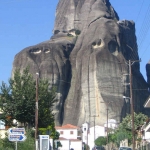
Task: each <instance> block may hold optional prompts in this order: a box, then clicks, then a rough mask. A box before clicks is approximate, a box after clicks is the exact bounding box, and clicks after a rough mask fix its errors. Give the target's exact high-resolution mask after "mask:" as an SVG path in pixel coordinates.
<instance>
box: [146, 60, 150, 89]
mask: <svg viewBox="0 0 150 150" xmlns="http://www.w3.org/2000/svg"><path fill="white" fill-rule="evenodd" d="M146 74H147V83H148V87H149V90H150V61H149V62H148V63H147V64H146Z"/></svg>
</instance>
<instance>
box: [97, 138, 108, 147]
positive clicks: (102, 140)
mask: <svg viewBox="0 0 150 150" xmlns="http://www.w3.org/2000/svg"><path fill="white" fill-rule="evenodd" d="M106 143H107V140H106V137H103V136H100V137H98V138H97V139H96V140H95V145H97V146H103V145H106Z"/></svg>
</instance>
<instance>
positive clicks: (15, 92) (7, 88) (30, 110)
mask: <svg viewBox="0 0 150 150" xmlns="http://www.w3.org/2000/svg"><path fill="white" fill-rule="evenodd" d="M38 85H39V88H38V104H39V107H38V108H39V109H38V111H39V117H38V126H39V127H41V128H47V127H48V126H50V125H51V124H52V125H53V123H54V114H53V113H52V111H53V109H52V107H53V105H54V103H55V102H56V99H55V90H54V88H51V89H50V88H49V87H50V84H49V82H48V81H47V80H42V79H39V84H38ZM0 95H1V96H0V107H1V110H2V111H3V114H2V116H1V118H0V119H2V120H4V121H5V123H6V124H7V125H10V126H12V125H13V123H12V120H13V119H16V120H17V121H19V122H21V123H24V124H28V125H29V126H31V127H33V126H34V121H35V97H36V82H35V80H34V78H33V76H32V75H31V74H30V73H29V68H26V69H24V70H23V72H22V73H21V71H20V70H19V69H17V70H15V72H14V77H13V78H11V79H10V80H9V85H7V84H6V83H4V82H2V85H1V86H0Z"/></svg>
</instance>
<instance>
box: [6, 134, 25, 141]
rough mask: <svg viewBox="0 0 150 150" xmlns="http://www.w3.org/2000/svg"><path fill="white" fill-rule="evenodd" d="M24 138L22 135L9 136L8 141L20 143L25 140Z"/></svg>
mask: <svg viewBox="0 0 150 150" xmlns="http://www.w3.org/2000/svg"><path fill="white" fill-rule="evenodd" d="M26 138H27V137H26V136H25V135H24V134H9V135H8V139H9V141H12V142H16V141H17V142H22V141H25V140H26Z"/></svg>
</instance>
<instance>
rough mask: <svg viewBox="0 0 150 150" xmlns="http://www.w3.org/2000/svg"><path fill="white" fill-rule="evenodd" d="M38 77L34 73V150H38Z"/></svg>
mask: <svg viewBox="0 0 150 150" xmlns="http://www.w3.org/2000/svg"><path fill="white" fill-rule="evenodd" d="M38 77H39V74H38V73H36V102H35V150H38V137H37V135H38Z"/></svg>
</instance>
